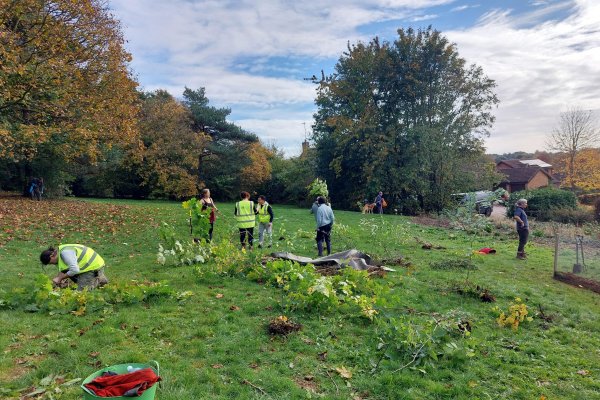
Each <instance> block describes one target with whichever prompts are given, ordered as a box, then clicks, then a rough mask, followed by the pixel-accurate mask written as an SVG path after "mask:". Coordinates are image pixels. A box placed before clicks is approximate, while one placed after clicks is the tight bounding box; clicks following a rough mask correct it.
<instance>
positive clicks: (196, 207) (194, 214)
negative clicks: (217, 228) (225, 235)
mask: <svg viewBox="0 0 600 400" xmlns="http://www.w3.org/2000/svg"><path fill="white" fill-rule="evenodd" d="M181 205H182V207H183V208H184V209H186V210H189V215H190V228H191V231H192V235H193V236H194V238H196V239H204V240H205V241H208V240H209V236H208V231H209V229H210V213H211V209H210V208H208V207H207V208H206V209H205V210H204V211H202V202H200V201H198V199H196V198H195V197H192V198H191V199H189V200H187V201H184V202H183V203H181Z"/></svg>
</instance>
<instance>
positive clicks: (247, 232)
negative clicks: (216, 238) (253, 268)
mask: <svg viewBox="0 0 600 400" xmlns="http://www.w3.org/2000/svg"><path fill="white" fill-rule="evenodd" d="M239 230H240V243H241V244H242V246H245V243H244V242H245V241H246V236H248V244H249V245H250V247H252V241H253V240H254V228H239Z"/></svg>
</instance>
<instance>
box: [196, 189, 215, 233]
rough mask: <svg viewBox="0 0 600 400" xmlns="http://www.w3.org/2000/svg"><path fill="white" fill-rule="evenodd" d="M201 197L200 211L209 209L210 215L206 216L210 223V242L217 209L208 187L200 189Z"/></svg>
mask: <svg viewBox="0 0 600 400" xmlns="http://www.w3.org/2000/svg"><path fill="white" fill-rule="evenodd" d="M200 194H201V196H202V198H201V199H200V203H202V208H201V210H200V211H201V212H204V211H207V210H208V209H210V215H209V217H208V222H209V223H210V228H208V241H209V242H210V241H211V240H212V237H213V229H214V227H215V221H216V219H217V213H218V212H219V209H218V208H217V206H215V202H214V201H213V199H212V198H211V197H210V189H202V191H201V192H200Z"/></svg>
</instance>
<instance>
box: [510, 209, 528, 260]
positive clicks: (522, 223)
mask: <svg viewBox="0 0 600 400" xmlns="http://www.w3.org/2000/svg"><path fill="white" fill-rule="evenodd" d="M526 208H527V200H526V199H519V200H517V203H516V205H515V215H514V217H513V219H514V220H515V222H516V228H517V233H518V235H519V248H518V249H517V258H518V259H519V260H524V259H526V258H527V253H525V245H526V244H527V239H528V238H529V221H528V220H527V214H526V213H525V209H526Z"/></svg>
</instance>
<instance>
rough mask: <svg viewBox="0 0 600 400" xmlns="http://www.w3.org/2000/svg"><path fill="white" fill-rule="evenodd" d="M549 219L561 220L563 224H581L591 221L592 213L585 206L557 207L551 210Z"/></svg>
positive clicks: (592, 219) (592, 218)
mask: <svg viewBox="0 0 600 400" xmlns="http://www.w3.org/2000/svg"><path fill="white" fill-rule="evenodd" d="M550 219H551V220H552V221H556V222H562V223H563V224H575V225H582V224H585V223H588V222H593V221H594V214H593V212H592V211H590V210H587V209H585V208H575V209H572V208H558V209H555V210H552V215H551V216H550Z"/></svg>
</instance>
